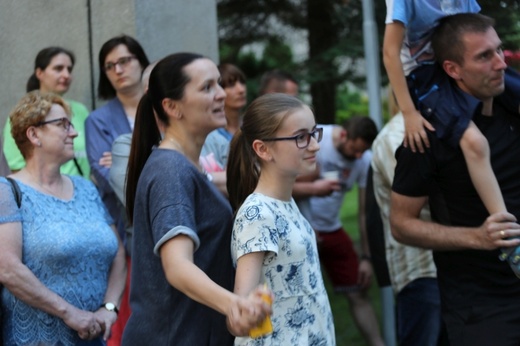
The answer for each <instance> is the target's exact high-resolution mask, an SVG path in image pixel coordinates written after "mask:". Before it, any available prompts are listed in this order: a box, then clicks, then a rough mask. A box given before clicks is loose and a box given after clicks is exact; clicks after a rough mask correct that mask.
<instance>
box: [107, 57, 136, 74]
mask: <svg viewBox="0 0 520 346" xmlns="http://www.w3.org/2000/svg"><path fill="white" fill-rule="evenodd" d="M133 59H135V56H134V55H130V56H123V57H121V58H119V59H117V61H116V62H111V61H109V62H107V63H106V64H105V67H104V69H105V71H106V72H108V71H112V70H114V69H115V68H116V66H117V65H119V66H121V67H125V66H126V65H128V63H129V62H130V61H132V60H133Z"/></svg>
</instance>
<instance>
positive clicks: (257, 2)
mask: <svg viewBox="0 0 520 346" xmlns="http://www.w3.org/2000/svg"><path fill="white" fill-rule="evenodd" d="M373 1H374V12H375V17H376V18H375V21H376V23H377V26H378V34H379V45H380V46H381V44H382V37H383V32H384V19H385V14H386V6H385V2H384V1H383V0H373ZM479 3H480V5H481V7H482V13H484V14H486V15H489V16H491V17H493V18H495V19H496V28H497V31H498V33H499V35H500V36H501V38H502V40H503V41H504V46H505V47H506V48H509V49H514V50H515V49H518V47H520V27H519V20H520V15H519V12H520V11H519V10H520V8H519V7H520V0H504V1H498V0H480V1H479ZM217 8H218V17H219V38H220V45H221V60H222V61H228V62H232V63H235V64H237V65H238V66H240V67H241V68H242V69H243V70H244V72H245V73H246V75H247V76H248V80H251V81H250V82H248V84H251V87H254V86H255V85H256V84H257V81H258V78H259V76H260V75H261V74H262V73H263V72H264V71H266V70H268V69H272V68H282V69H286V70H288V71H289V72H292V73H293V74H295V75H296V76H297V77H298V78H299V79H300V81H302V82H304V83H303V84H304V85H308V86H309V90H308V91H309V92H310V94H311V96H312V104H313V107H314V110H315V113H316V116H317V118H318V121H320V122H323V123H332V122H334V117H335V113H336V105H337V104H338V102H336V97H337V96H336V94H337V90H338V86H340V85H343V84H344V82H345V81H350V82H352V83H354V84H356V85H358V86H361V87H363V86H364V82H365V75H364V70H365V68H364V64H363V60H362V59H363V58H364V46H363V13H362V1H361V0H358V1H355V0H300V1H299V0H254V1H248V0H217ZM294 32H301V33H303V37H306V41H307V42H306V44H307V46H308V49H309V50H308V56H307V57H306V58H305V59H304V60H303V61H298V62H294V61H293V56H292V54H291V52H290V48H288V43H289V42H288V40H287V37H288V36H289V35H290V34H291V33H294ZM252 43H263V44H266V45H267V46H266V47H267V48H266V49H265V50H264V53H263V56H262V58H261V60H260V61H258V59H257V58H256V57H255V55H254V54H251V53H246V54H243V52H242V51H241V49H242V47H243V46H246V45H250V44H252ZM381 72H382V74H383V78H382V83H384V84H386V83H387V78H386V76H385V72H384V68H383V67H382V66H381ZM255 90H256V89H254V90H251V89H250V91H252V94H253V95H254V93H255Z"/></svg>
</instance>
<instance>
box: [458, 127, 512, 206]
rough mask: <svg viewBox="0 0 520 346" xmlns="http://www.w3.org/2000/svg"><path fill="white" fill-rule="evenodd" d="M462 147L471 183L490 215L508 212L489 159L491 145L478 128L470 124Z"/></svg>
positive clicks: (462, 141)
mask: <svg viewBox="0 0 520 346" xmlns="http://www.w3.org/2000/svg"><path fill="white" fill-rule="evenodd" d="M460 147H461V148H462V152H463V153H464V158H465V160H466V165H467V166H468V170H469V175H470V177H471V181H472V182H473V185H474V186H475V189H476V190H477V192H478V194H479V196H480V199H481V200H482V202H483V203H484V206H485V207H486V209H487V210H488V212H489V213H490V214H494V213H497V212H501V211H506V205H505V203H504V199H503V198H502V193H501V191H500V187H499V186H498V182H497V179H496V177H495V173H493V169H492V168H491V162H490V159H489V155H490V154H489V144H488V142H487V140H486V137H484V135H483V134H482V133H481V132H480V130H479V129H478V128H477V126H476V125H475V124H474V123H473V122H470V124H469V126H468V128H467V129H466V131H465V132H464V134H463V135H462V138H461V140H460Z"/></svg>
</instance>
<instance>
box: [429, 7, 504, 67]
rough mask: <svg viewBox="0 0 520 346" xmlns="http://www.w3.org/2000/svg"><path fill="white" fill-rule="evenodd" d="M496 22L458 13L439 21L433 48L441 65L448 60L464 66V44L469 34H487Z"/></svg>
mask: <svg viewBox="0 0 520 346" xmlns="http://www.w3.org/2000/svg"><path fill="white" fill-rule="evenodd" d="M494 25H495V21H494V20H493V19H492V18H490V17H488V16H484V15H482V14H479V13H458V14H454V15H450V16H446V17H443V18H441V19H440V20H439V22H438V25H437V26H436V27H435V30H434V31H433V35H432V48H433V51H434V53H435V58H436V60H437V62H438V63H439V64H441V65H442V63H443V62H444V61H446V60H449V61H453V62H456V63H457V64H459V65H461V66H462V65H463V64H464V51H465V47H464V42H463V41H462V36H463V35H464V34H467V33H485V32H487V31H488V30H489V29H490V28H492V27H493V26H494Z"/></svg>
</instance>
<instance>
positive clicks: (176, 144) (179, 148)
mask: <svg viewBox="0 0 520 346" xmlns="http://www.w3.org/2000/svg"><path fill="white" fill-rule="evenodd" d="M164 139H166V140H168V141H169V142H170V143H171V144H172V146H173V149H174V150H176V151H178V152H179V153H181V154H182V155H183V156H184V157H186V158H187V159H188V161H190V162H191V163H192V164H193V165H194V166H195V167H196V168H197V170H198V171H199V172H201V173H203V174H205V175H207V172H206V170H204V168H202V167H201V165H200V162H199V160H192V159H191V158H190V156H189V155H186V152H185V151H184V148H183V147H182V145H180V143H179V142H178V141H177V140H176V139H174V138H171V137H166V136H165V137H164Z"/></svg>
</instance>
